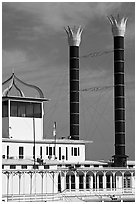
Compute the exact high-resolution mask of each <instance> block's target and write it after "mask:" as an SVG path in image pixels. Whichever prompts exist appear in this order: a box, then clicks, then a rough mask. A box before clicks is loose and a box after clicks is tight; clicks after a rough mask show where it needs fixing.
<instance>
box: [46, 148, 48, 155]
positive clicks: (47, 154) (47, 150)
mask: <svg viewBox="0 0 137 204" xmlns="http://www.w3.org/2000/svg"><path fill="white" fill-rule="evenodd" d="M46 155H48V147H46Z"/></svg>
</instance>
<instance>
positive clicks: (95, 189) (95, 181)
mask: <svg viewBox="0 0 137 204" xmlns="http://www.w3.org/2000/svg"><path fill="white" fill-rule="evenodd" d="M96 175H97V173H96V172H95V173H94V178H95V190H97V177H96Z"/></svg>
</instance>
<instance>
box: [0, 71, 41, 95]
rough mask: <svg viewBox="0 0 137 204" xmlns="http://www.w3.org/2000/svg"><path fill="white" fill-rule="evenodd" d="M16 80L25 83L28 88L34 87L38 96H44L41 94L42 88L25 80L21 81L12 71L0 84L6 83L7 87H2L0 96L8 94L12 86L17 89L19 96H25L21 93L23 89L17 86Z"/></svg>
mask: <svg viewBox="0 0 137 204" xmlns="http://www.w3.org/2000/svg"><path fill="white" fill-rule="evenodd" d="M17 81H18V82H19V83H20V84H23V85H25V86H27V87H30V88H33V89H35V90H36V91H37V92H38V94H39V97H40V98H44V94H43V92H42V90H41V89H40V88H39V87H37V86H35V85H31V84H28V83H26V82H23V81H22V80H21V79H19V78H18V77H17V76H16V75H15V74H14V72H13V73H12V75H11V76H10V77H9V78H8V79H7V80H5V81H4V82H3V83H2V85H5V84H8V87H7V88H6V89H4V91H3V93H2V96H9V93H10V91H11V89H12V88H13V87H15V89H16V90H17V91H18V93H19V95H20V96H21V97H25V94H24V93H23V91H22V90H21V89H20V88H19V86H17V83H16V82H17ZM9 83H10V84H9Z"/></svg>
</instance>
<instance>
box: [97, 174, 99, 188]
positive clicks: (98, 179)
mask: <svg viewBox="0 0 137 204" xmlns="http://www.w3.org/2000/svg"><path fill="white" fill-rule="evenodd" d="M97 189H98V190H99V175H97Z"/></svg>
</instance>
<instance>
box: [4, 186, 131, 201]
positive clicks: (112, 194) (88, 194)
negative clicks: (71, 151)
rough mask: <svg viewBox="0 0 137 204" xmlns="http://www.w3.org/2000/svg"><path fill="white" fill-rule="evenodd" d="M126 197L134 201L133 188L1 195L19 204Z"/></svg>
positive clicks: (6, 199)
mask: <svg viewBox="0 0 137 204" xmlns="http://www.w3.org/2000/svg"><path fill="white" fill-rule="evenodd" d="M124 196H125V197H128V198H130V197H131V198H132V199H134V197H135V189H133V188H126V189H125V188H123V189H113V190H108V189H103V190H99V189H88V190H86V189H83V190H82V189H81V190H79V189H73V190H71V191H70V190H68V189H65V190H64V191H62V192H61V193H54V194H53V193H45V194H31V195H30V194H20V195H19V194H9V195H8V196H7V195H3V196H2V200H3V201H7V202H12V201H14V202H15V201H16V202H18V201H20V202H24V201H25V202H30V201H31V202H38V201H59V200H60V201H61V200H66V199H67V198H69V199H70V198H71V199H72V200H73V198H74V197H77V198H78V199H84V198H88V199H92V198H93V197H96V198H99V199H101V200H102V199H106V198H107V199H108V198H109V199H112V200H113V199H117V198H118V199H123V197H124Z"/></svg>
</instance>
